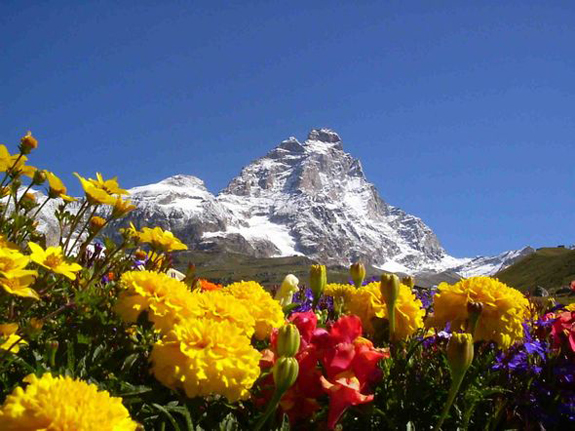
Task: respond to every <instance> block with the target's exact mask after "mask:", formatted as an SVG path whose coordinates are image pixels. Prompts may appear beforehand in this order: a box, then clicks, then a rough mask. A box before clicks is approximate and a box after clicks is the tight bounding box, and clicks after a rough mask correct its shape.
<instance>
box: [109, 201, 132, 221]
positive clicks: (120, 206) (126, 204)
mask: <svg viewBox="0 0 575 431" xmlns="http://www.w3.org/2000/svg"><path fill="white" fill-rule="evenodd" d="M135 209H136V205H132V201H131V200H129V199H125V200H124V199H122V197H121V196H116V201H115V202H114V208H113V209H112V217H113V218H120V217H124V216H125V215H126V214H128V213H129V212H131V211H134V210H135Z"/></svg>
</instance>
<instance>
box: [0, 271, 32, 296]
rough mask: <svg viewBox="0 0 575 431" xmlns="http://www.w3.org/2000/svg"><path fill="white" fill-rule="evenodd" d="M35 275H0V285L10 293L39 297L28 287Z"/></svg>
mask: <svg viewBox="0 0 575 431" xmlns="http://www.w3.org/2000/svg"><path fill="white" fill-rule="evenodd" d="M34 272H35V271H34ZM35 277H36V276H35V275H23V276H15V277H0V286H2V288H3V289H4V290H5V291H6V292H8V293H9V294H10V295H16V296H21V297H22V298H32V299H40V296H38V293H37V292H36V291H35V290H34V289H32V288H31V287H30V285H31V284H32V283H34V280H35Z"/></svg>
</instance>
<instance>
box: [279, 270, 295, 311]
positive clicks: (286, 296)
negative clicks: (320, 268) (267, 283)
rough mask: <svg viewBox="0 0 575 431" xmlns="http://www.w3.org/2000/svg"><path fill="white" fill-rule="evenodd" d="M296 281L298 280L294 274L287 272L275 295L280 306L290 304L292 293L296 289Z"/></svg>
mask: <svg viewBox="0 0 575 431" xmlns="http://www.w3.org/2000/svg"><path fill="white" fill-rule="evenodd" d="M298 283H299V280H298V278H297V277H296V276H295V275H293V274H288V275H286V276H285V278H284V280H283V281H282V285H281V286H280V288H279V289H278V291H277V292H276V296H275V299H276V301H278V302H279V303H280V305H281V306H282V307H285V306H286V305H289V304H291V302H292V300H293V295H294V293H296V292H297V290H298V287H297V285H298Z"/></svg>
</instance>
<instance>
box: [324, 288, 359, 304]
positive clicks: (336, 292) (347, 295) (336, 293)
mask: <svg viewBox="0 0 575 431" xmlns="http://www.w3.org/2000/svg"><path fill="white" fill-rule="evenodd" d="M355 290H356V288H355V286H354V285H352V284H338V283H329V284H326V285H325V289H324V291H323V294H324V295H325V296H331V297H332V298H333V299H336V300H341V301H343V303H344V304H348V303H349V301H350V300H351V297H352V296H353V294H354V293H355Z"/></svg>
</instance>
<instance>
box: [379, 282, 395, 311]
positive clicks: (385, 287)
mask: <svg viewBox="0 0 575 431" xmlns="http://www.w3.org/2000/svg"><path fill="white" fill-rule="evenodd" d="M380 289H381V295H382V296H383V299H384V301H385V303H386V304H388V305H390V306H395V301H397V297H398V296H399V278H398V277H397V275H395V274H382V275H381V285H380Z"/></svg>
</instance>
